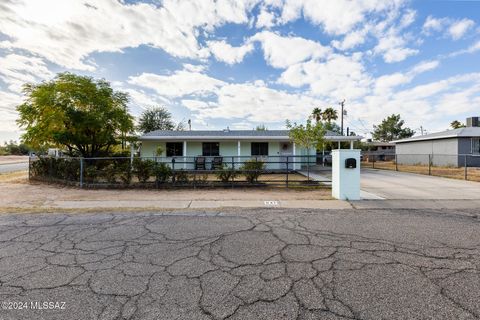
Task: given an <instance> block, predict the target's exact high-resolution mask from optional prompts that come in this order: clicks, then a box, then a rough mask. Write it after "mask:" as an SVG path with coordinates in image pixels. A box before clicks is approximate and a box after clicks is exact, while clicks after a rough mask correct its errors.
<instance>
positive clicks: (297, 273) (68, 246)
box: [0, 209, 480, 320]
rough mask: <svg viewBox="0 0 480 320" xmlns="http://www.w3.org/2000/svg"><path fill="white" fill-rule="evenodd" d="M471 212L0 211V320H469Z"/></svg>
mask: <svg viewBox="0 0 480 320" xmlns="http://www.w3.org/2000/svg"><path fill="white" fill-rule="evenodd" d="M478 218H479V211H478V210H477V211H475V210H471V209H470V210H468V209H465V210H457V211H452V210H449V211H446V210H434V209H422V210H414V209H408V210H402V209H381V210H379V209H377V210H375V209H363V210H300V209H249V210H223V211H202V210H198V211H188V212H187V211H185V212H182V211H172V212H167V213H148V212H147V213H135V214H132V213H128V214H127V213H101V212H99V213H96V214H65V215H63V214H55V215H46V214H45V215H42V214H35V215H27V214H10V215H8V214H5V215H2V216H0V297H1V299H0V300H2V301H11V302H15V301H17V302H20V301H21V302H25V301H27V302H30V301H40V302H44V301H53V302H56V301H60V302H62V301H64V302H65V310H32V309H27V310H0V319H2V320H7V319H67V318H68V319H169V320H171V319H231V320H234V319H235V320H238V319H275V320H280V319H478V318H479V317H480V303H479V302H478V301H480V274H479V269H480V247H479V244H480V224H479V219H478Z"/></svg>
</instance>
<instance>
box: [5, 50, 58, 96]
mask: <svg viewBox="0 0 480 320" xmlns="http://www.w3.org/2000/svg"><path fill="white" fill-rule="evenodd" d="M0 66H2V67H1V68H0V79H1V80H2V81H3V82H5V83H6V84H7V85H8V89H9V90H11V91H14V92H20V91H21V89H22V86H23V85H24V84H25V83H34V82H37V81H39V80H45V79H48V78H51V77H53V73H52V72H51V71H50V70H49V69H48V67H47V65H46V64H45V62H44V61H43V60H42V59H41V58H38V57H27V56H22V55H19V54H9V55H6V56H4V57H0Z"/></svg>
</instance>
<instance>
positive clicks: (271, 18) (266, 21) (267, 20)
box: [255, 8, 275, 29]
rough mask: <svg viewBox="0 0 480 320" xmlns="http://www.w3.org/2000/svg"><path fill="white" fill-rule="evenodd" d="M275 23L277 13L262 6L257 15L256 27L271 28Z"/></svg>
mask: <svg viewBox="0 0 480 320" xmlns="http://www.w3.org/2000/svg"><path fill="white" fill-rule="evenodd" d="M274 25H275V14H274V13H272V12H270V11H268V10H267V9H266V8H262V10H261V11H260V13H259V15H258V16H257V22H256V23H255V27H256V28H267V29H269V28H271V27H273V26H274Z"/></svg>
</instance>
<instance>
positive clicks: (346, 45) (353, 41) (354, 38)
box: [332, 26, 368, 50]
mask: <svg viewBox="0 0 480 320" xmlns="http://www.w3.org/2000/svg"><path fill="white" fill-rule="evenodd" d="M367 34H368V26H367V27H365V28H363V29H360V30H356V31H352V32H349V33H348V34H347V35H346V36H345V37H344V38H343V40H342V41H339V40H333V41H332V46H334V47H335V48H337V49H339V50H349V49H352V48H354V47H356V46H358V45H360V44H362V43H364V42H365V38H366V37H367Z"/></svg>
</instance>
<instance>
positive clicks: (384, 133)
mask: <svg viewBox="0 0 480 320" xmlns="http://www.w3.org/2000/svg"><path fill="white" fill-rule="evenodd" d="M404 124H405V121H403V120H401V119H400V115H399V114H392V115H391V116H389V117H387V118H385V119H383V121H382V123H381V124H380V125H378V126H375V125H374V126H373V132H372V137H373V139H374V140H376V141H383V142H389V141H392V140H398V139H405V138H410V137H411V136H413V135H414V134H415V131H413V130H412V129H410V128H404V127H403V125H404Z"/></svg>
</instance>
